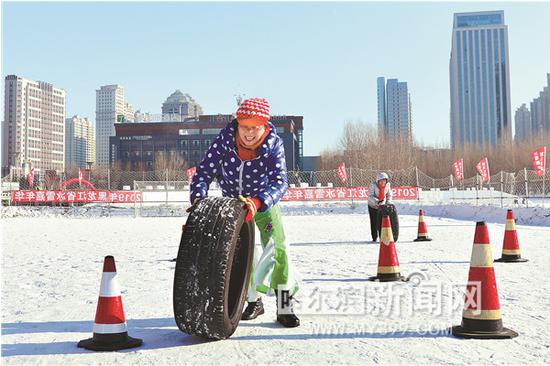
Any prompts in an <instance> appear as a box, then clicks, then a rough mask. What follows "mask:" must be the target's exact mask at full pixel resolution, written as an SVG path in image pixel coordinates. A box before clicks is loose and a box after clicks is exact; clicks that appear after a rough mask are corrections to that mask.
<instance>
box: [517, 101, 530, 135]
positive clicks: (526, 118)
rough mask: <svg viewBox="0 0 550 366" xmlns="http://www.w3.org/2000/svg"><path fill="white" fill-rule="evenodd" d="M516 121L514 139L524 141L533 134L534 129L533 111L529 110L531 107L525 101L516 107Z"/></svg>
mask: <svg viewBox="0 0 550 366" xmlns="http://www.w3.org/2000/svg"><path fill="white" fill-rule="evenodd" d="M514 121H515V130H516V133H515V135H514V139H515V140H516V141H522V140H525V139H526V138H528V137H530V136H531V133H532V130H533V128H532V126H531V112H529V108H527V106H526V105H525V103H523V104H522V105H521V107H519V108H518V109H516V113H515V116H514Z"/></svg>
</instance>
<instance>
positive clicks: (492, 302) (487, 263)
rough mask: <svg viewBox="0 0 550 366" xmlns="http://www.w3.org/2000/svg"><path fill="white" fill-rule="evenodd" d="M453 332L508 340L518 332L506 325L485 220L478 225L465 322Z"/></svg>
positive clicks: (482, 337) (460, 334)
mask: <svg viewBox="0 0 550 366" xmlns="http://www.w3.org/2000/svg"><path fill="white" fill-rule="evenodd" d="M451 331H452V334H453V335H454V336H455V337H460V338H476V339H504V338H514V337H517V335H518V334H517V333H516V332H514V331H513V330H510V329H507V328H504V327H503V326H502V317H501V315H500V303H499V300H498V291H497V284H496V279H495V270H494V268H493V253H492V251H491V244H490V243H489V232H488V230H487V225H485V222H484V221H481V222H478V223H477V225H476V233H475V237H474V245H473V247H472V258H471V260H470V273H469V274H468V285H467V286H466V299H465V302H464V310H463V312H462V324H461V325H457V326H454V327H452V328H451Z"/></svg>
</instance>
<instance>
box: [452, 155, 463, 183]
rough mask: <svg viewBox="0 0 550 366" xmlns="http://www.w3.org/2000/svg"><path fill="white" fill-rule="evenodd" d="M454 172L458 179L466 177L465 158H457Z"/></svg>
mask: <svg viewBox="0 0 550 366" xmlns="http://www.w3.org/2000/svg"><path fill="white" fill-rule="evenodd" d="M453 173H454V174H455V178H456V180H462V179H464V159H460V160H457V161H455V162H454V163H453Z"/></svg>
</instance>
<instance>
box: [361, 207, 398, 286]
mask: <svg viewBox="0 0 550 366" xmlns="http://www.w3.org/2000/svg"><path fill="white" fill-rule="evenodd" d="M369 280H371V281H382V282H387V281H406V279H405V278H404V277H403V276H401V273H400V270H399V260H398V259H397V251H396V250H395V243H394V241H393V234H392V231H391V222H390V217H389V216H387V215H386V216H383V217H382V231H381V233H380V252H379V254H378V273H377V275H376V277H370V278H369Z"/></svg>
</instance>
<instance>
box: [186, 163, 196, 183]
mask: <svg viewBox="0 0 550 366" xmlns="http://www.w3.org/2000/svg"><path fill="white" fill-rule="evenodd" d="M196 171H197V167H192V168H189V169H187V181H188V182H189V184H191V181H192V180H193V176H194V175H195V172H196Z"/></svg>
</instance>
